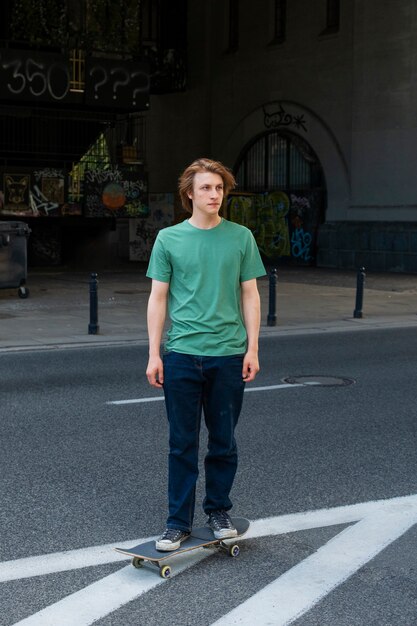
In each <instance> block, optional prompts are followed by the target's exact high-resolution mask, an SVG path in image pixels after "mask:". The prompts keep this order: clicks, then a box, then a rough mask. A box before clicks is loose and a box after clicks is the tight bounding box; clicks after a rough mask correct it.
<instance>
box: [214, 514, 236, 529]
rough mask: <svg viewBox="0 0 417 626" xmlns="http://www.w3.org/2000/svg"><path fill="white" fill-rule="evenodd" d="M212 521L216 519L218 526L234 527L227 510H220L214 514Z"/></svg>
mask: <svg viewBox="0 0 417 626" xmlns="http://www.w3.org/2000/svg"><path fill="white" fill-rule="evenodd" d="M212 521H214V523H215V524H216V526H218V527H219V528H231V527H232V523H231V521H230V518H229V515H228V514H227V512H226V511H218V512H216V513H215V514H213V515H212Z"/></svg>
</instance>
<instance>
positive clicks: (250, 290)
mask: <svg viewBox="0 0 417 626" xmlns="http://www.w3.org/2000/svg"><path fill="white" fill-rule="evenodd" d="M241 292H242V310H243V319H244V322H245V328H246V333H247V335H248V347H247V351H246V354H245V357H244V359H243V370H242V377H243V379H244V380H245V382H247V383H249V382H250V381H251V380H254V379H255V376H256V374H257V373H258V372H259V360H258V338H259V327H260V323H261V303H260V298H259V292H258V287H257V284H256V278H253V279H252V280H246V281H244V282H242V283H241Z"/></svg>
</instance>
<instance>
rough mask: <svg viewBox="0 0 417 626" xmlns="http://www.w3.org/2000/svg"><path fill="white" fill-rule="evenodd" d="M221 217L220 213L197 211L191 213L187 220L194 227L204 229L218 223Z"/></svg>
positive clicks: (213, 226)
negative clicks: (204, 213)
mask: <svg viewBox="0 0 417 626" xmlns="http://www.w3.org/2000/svg"><path fill="white" fill-rule="evenodd" d="M221 221H222V218H221V217H220V215H218V214H217V215H210V216H207V215H200V214H199V213H193V214H192V216H191V217H190V218H189V220H188V222H189V224H191V226H194V227H195V228H201V229H204V230H209V229H210V228H215V227H216V226H218V225H219V224H220V222H221Z"/></svg>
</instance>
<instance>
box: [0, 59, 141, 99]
mask: <svg viewBox="0 0 417 626" xmlns="http://www.w3.org/2000/svg"><path fill="white" fill-rule="evenodd" d="M83 63H84V61H83ZM77 67H78V66H77ZM78 69H79V73H80V76H81V70H82V69H85V71H83V72H82V77H83V78H82V80H83V83H81V84H78V85H77V89H72V88H71V81H72V77H71V72H70V63H69V61H68V59H67V58H66V57H65V56H63V55H59V54H51V53H47V52H37V53H34V52H31V51H25V50H9V49H7V50H6V49H4V50H0V94H1V96H0V97H1V98H3V99H4V98H6V99H9V100H38V101H47V102H61V101H63V102H69V103H79V104H87V105H90V106H100V105H101V106H104V107H117V108H129V109H131V108H136V109H138V108H139V109H145V108H146V107H147V106H148V98H149V89H150V76H149V68H148V65H147V64H146V63H143V62H137V61H121V60H117V59H103V58H99V57H94V58H92V57H91V58H90V57H89V58H87V59H86V60H85V67H84V65H82V66H80V67H79V68H78ZM84 81H85V82H84Z"/></svg>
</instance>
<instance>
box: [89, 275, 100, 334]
mask: <svg viewBox="0 0 417 626" xmlns="http://www.w3.org/2000/svg"><path fill="white" fill-rule="evenodd" d="M97 284H98V281H97V274H96V273H95V272H93V273H92V274H91V279H90V323H89V325H88V334H89V335H97V333H98V331H99V325H98V298H97Z"/></svg>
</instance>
